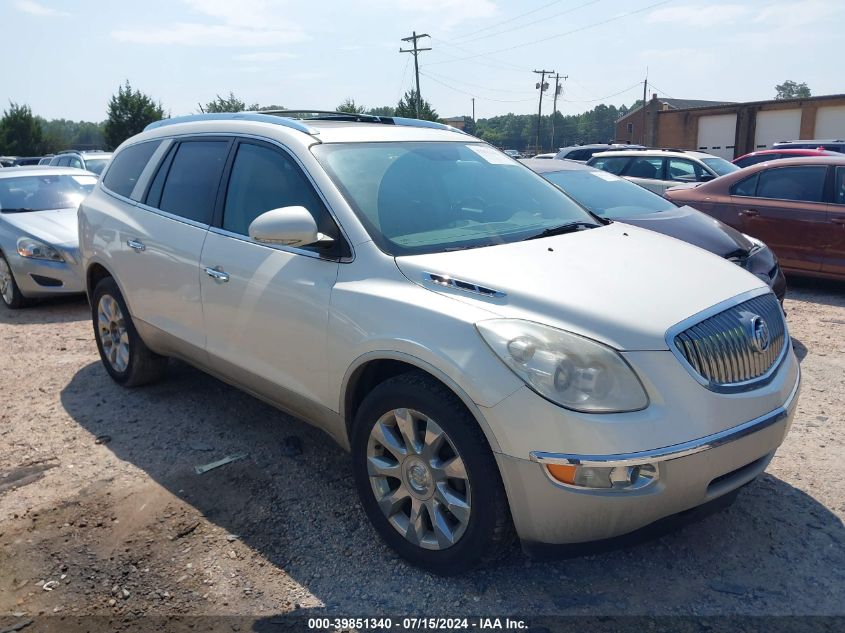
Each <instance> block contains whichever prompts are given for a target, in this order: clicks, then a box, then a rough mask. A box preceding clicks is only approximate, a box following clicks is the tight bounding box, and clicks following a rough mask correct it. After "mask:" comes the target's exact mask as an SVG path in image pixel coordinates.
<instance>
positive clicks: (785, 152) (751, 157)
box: [731, 149, 839, 167]
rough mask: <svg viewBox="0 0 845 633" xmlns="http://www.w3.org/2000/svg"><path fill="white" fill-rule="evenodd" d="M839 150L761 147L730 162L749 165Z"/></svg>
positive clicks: (743, 165) (744, 165) (823, 154)
mask: <svg viewBox="0 0 845 633" xmlns="http://www.w3.org/2000/svg"><path fill="white" fill-rule="evenodd" d="M837 154H839V152H831V151H828V150H826V149H761V150H760V151H759V152H751V153H750V154H745V155H744V156H740V157H739V158H734V159H733V160H732V161H731V162H732V163H733V164H734V165H736V166H737V167H750V166H751V165H756V164H757V163H765V162H766V161H767V160H777V159H779V158H799V157H801V156H836V155H837Z"/></svg>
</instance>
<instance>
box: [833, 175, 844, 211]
mask: <svg viewBox="0 0 845 633" xmlns="http://www.w3.org/2000/svg"><path fill="white" fill-rule="evenodd" d="M833 201H834V202H835V203H836V204H845V167H837V168H836V176H835V177H834V179H833Z"/></svg>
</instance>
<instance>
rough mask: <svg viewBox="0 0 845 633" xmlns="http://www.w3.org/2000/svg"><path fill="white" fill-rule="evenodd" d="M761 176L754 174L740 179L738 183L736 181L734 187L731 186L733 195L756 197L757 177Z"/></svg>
mask: <svg viewBox="0 0 845 633" xmlns="http://www.w3.org/2000/svg"><path fill="white" fill-rule="evenodd" d="M759 177H760V174H754V175H753V176H750V177H748V178H745V179H743V180H740V181H739V182H738V183H735V184H734V186H733V187H731V195H732V196H747V197H749V198H751V197H754V195H755V194H756V193H757V179H758V178H759Z"/></svg>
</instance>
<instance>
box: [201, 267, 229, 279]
mask: <svg viewBox="0 0 845 633" xmlns="http://www.w3.org/2000/svg"><path fill="white" fill-rule="evenodd" d="M205 274H206V275H208V276H209V277H211V278H212V279H213V280H214V281H221V282H226V281H229V273H226V272H223V271H222V270H218V269H217V268H206V269H205Z"/></svg>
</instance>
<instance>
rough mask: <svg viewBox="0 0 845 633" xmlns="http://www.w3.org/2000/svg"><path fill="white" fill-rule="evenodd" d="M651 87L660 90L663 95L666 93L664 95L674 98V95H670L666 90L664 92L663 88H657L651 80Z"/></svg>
mask: <svg viewBox="0 0 845 633" xmlns="http://www.w3.org/2000/svg"><path fill="white" fill-rule="evenodd" d="M651 87H652V88H654V89H655V90H657V92H661V93H663V94H664V95H666V96H667V97H669V98H670V99H674V98H675V97H673V96H672V95H670V94H669V93H668V92H666V91H665V90H661V89H660V88H658V87H657V86H655V85H654V82H653V81H652V82H651Z"/></svg>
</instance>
